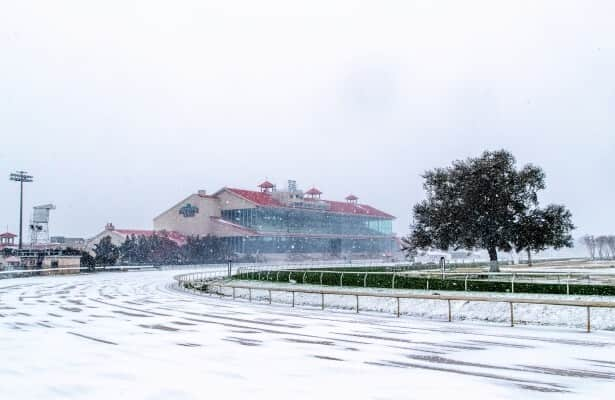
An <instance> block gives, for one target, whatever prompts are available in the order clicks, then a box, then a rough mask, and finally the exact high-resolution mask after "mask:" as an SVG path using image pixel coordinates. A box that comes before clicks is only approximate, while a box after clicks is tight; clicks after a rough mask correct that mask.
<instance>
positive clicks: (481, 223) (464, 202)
mask: <svg viewBox="0 0 615 400" xmlns="http://www.w3.org/2000/svg"><path fill="white" fill-rule="evenodd" d="M423 178H424V179H425V182H424V184H423V186H424V188H425V191H426V194H427V198H426V199H425V200H423V201H421V202H420V203H418V204H416V205H415V206H414V208H413V224H412V233H411V234H410V236H409V237H408V238H407V239H406V240H405V242H404V243H405V250H406V251H407V252H408V253H409V254H411V253H412V252H413V251H415V250H416V249H428V248H437V249H441V250H450V249H455V250H456V249H460V248H464V249H473V248H482V249H486V250H487V252H488V253H489V259H490V261H491V269H490V270H491V271H494V272H496V271H499V268H498V264H497V260H498V253H497V252H498V250H500V251H506V252H508V251H511V250H513V249H515V248H516V247H518V245H517V241H519V238H520V237H521V235H520V233H519V231H520V229H521V226H522V225H521V221H522V220H523V218H526V219H527V218H530V219H531V218H532V215H533V214H532V212H533V210H536V209H537V208H538V191H540V190H542V189H544V188H545V175H544V172H543V171H542V169H540V168H539V167H537V166H534V165H526V166H524V167H523V168H521V169H517V168H516V160H515V158H514V157H513V155H512V154H511V153H509V152H508V151H505V150H499V151H486V152H484V153H483V154H482V155H481V156H480V157H476V158H468V159H466V160H457V161H454V162H453V163H452V165H451V166H448V167H445V168H436V169H434V170H430V171H427V172H425V174H424V175H423ZM560 207H562V209H563V206H560ZM564 225H565V224H564ZM547 228H548V227H547ZM549 233H550V234H551V236H549V238H551V239H554V238H555V237H556V236H557V232H556V230H555V229H553V230H551V231H550V232H549ZM565 233H567V231H566V232H565ZM547 236H548V235H547ZM559 239H560V238H559V237H558V240H559ZM549 244H550V243H547V245H549ZM529 246H530V247H531V248H534V247H533V246H535V243H532V245H529ZM522 247H523V248H526V247H525V246H522ZM537 247H538V246H537Z"/></svg>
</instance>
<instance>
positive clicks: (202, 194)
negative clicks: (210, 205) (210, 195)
mask: <svg viewBox="0 0 615 400" xmlns="http://www.w3.org/2000/svg"><path fill="white" fill-rule="evenodd" d="M198 193H199V196H201V197H207V190H203V189H201V190H199V192H198Z"/></svg>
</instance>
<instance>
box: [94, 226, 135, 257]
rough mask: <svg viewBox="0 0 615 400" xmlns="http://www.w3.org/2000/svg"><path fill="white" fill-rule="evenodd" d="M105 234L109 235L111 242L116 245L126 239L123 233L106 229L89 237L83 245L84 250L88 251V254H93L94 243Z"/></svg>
mask: <svg viewBox="0 0 615 400" xmlns="http://www.w3.org/2000/svg"><path fill="white" fill-rule="evenodd" d="M105 236H110V237H111V243H113V244H114V245H116V246H118V247H119V246H121V245H122V243H124V241H125V240H126V236H124V235H120V234H119V233H117V232H114V231H108V230H104V231H102V232H101V233H99V234H98V235H96V236H94V237H93V238H91V239H89V240H88V241H87V243H86V245H85V250H86V251H87V252H88V253H90V254H92V255H93V254H94V253H93V251H94V245H97V244H98V243H99V242H100V241H101V239H102V238H104V237H105Z"/></svg>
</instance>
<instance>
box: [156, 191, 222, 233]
mask: <svg viewBox="0 0 615 400" xmlns="http://www.w3.org/2000/svg"><path fill="white" fill-rule="evenodd" d="M188 203H190V204H191V205H193V206H195V207H198V208H199V212H198V213H197V214H195V215H194V216H193V217H184V216H183V215H182V214H180V213H179V210H180V209H181V208H182V207H184V206H185V205H186V204H188ZM220 215H221V214H220V204H219V201H218V199H216V198H213V197H209V196H200V195H198V194H193V195H190V196H188V197H187V198H185V199H184V200H182V201H181V202H179V203H177V204H176V205H174V206H173V207H171V208H170V209H168V210H167V211H165V212H163V213H162V214H160V215H159V216H157V217H156V218H154V230H157V231H159V230H167V231H175V232H179V233H181V234H183V235H186V236H193V235H200V236H204V235H207V234H211V233H212V229H213V227H212V222H211V221H210V217H220Z"/></svg>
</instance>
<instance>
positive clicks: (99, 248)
mask: <svg viewBox="0 0 615 400" xmlns="http://www.w3.org/2000/svg"><path fill="white" fill-rule="evenodd" d="M94 253H95V254H96V257H94V260H95V262H96V264H97V265H102V266H107V265H115V263H116V262H117V259H118V258H119V257H120V250H119V248H118V247H117V246H116V245H114V244H113V242H112V241H111V236H105V237H103V238H102V239H100V242H98V243H97V244H95V245H94Z"/></svg>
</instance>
